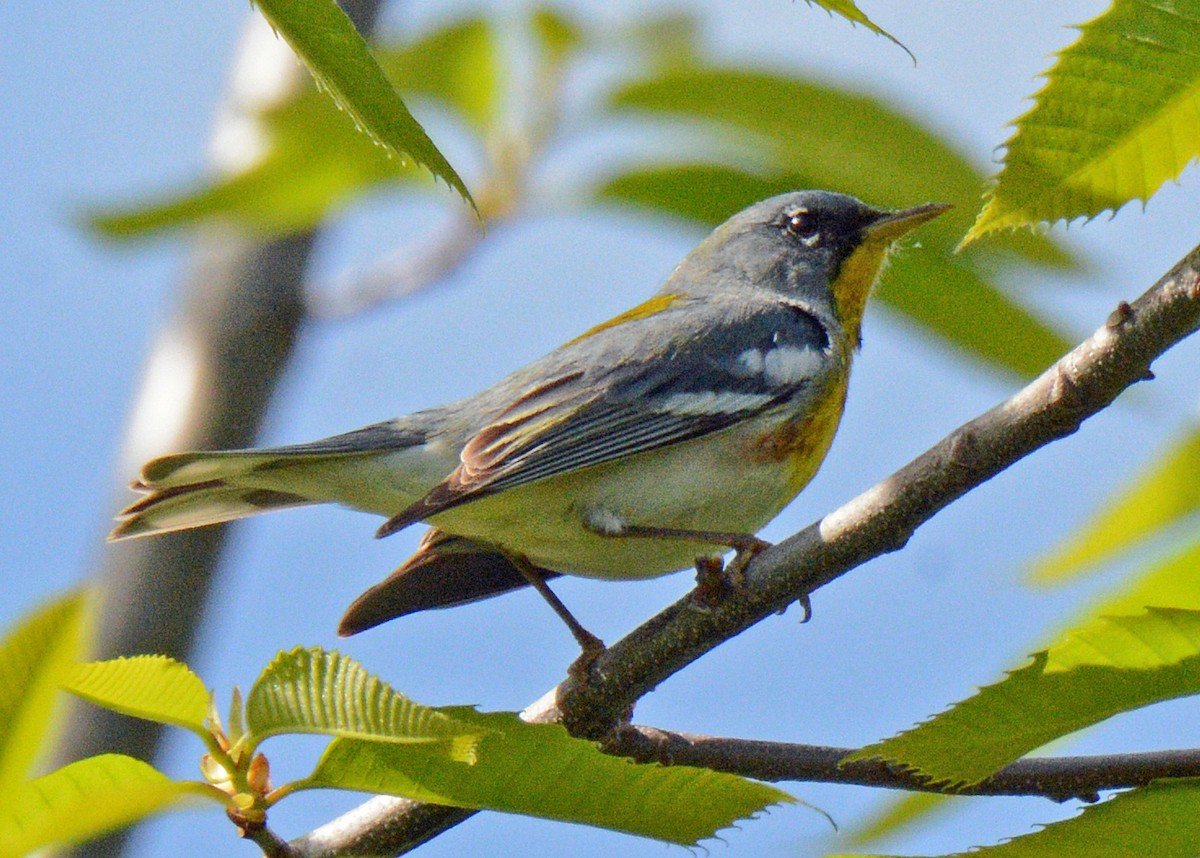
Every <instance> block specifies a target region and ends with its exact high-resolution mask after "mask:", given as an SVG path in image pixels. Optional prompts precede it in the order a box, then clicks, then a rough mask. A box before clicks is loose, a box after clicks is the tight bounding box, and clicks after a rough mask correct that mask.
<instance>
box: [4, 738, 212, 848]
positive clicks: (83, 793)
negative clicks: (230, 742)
mask: <svg viewBox="0 0 1200 858" xmlns="http://www.w3.org/2000/svg"><path fill="white" fill-rule="evenodd" d="M188 794H200V795H211V793H210V792H209V791H208V790H207V789H206V788H205V787H203V786H202V785H200V784H197V783H178V782H176V781H172V780H170V779H169V778H168V777H167V776H166V775H163V774H161V773H159V772H158V771H156V770H155V769H154V768H153V767H151V766H149V765H147V764H146V763H143V762H142V761H141V760H135V759H134V758H133V757H126V756H122V755H121V754H103V755H101V756H99V757H89V758H87V759H86V760H80V761H79V762H76V763H71V764H70V765H69V766H64V767H63V768H61V769H58V770H57V771H54V772H51V773H50V774H48V775H45V776H43V777H40V778H37V779H36V780H32V781H27V782H26V783H23V784H21V785H19V786H17V787H15V788H13V789H10V790H6V791H5V793H4V802H3V804H0V856H4V858H17V856H21V855H27V854H29V853H30V852H33V851H34V850H35V849H41V848H43V847H46V846H51V845H67V844H71V843H79V842H80V841H83V840H89V839H91V838H93V837H98V836H99V835H101V834H104V833H106V832H108V831H112V830H113V829H116V828H120V827H121V826H124V825H128V824H129V823H131V822H136V821H137V820H139V819H142V818H143V817H145V816H149V815H150V814H152V813H154V812H155V811H158V810H161V809H163V808H164V807H166V806H167V805H170V804H173V803H175V802H176V801H178V800H179V799H180V798H182V797H183V796H185V795H188Z"/></svg>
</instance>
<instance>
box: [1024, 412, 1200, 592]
mask: <svg viewBox="0 0 1200 858" xmlns="http://www.w3.org/2000/svg"><path fill="white" fill-rule="evenodd" d="M1197 511H1200V428H1193V429H1191V430H1190V431H1189V432H1187V433H1185V434H1184V435H1183V437H1182V438H1180V439H1178V440H1177V441H1176V442H1175V443H1174V444H1172V445H1171V446H1170V447H1169V448H1168V449H1167V450H1166V451H1164V452H1163V453H1162V454H1161V455H1160V456H1159V457H1158V459H1157V460H1155V461H1154V462H1151V463H1150V465H1149V467H1147V468H1145V469H1144V470H1143V471H1142V473H1140V474H1139V475H1138V476H1137V477H1136V478H1135V479H1134V480H1133V481H1132V482H1130V484H1129V485H1127V486H1125V487H1124V488H1122V489H1121V490H1120V491H1119V492H1117V494H1116V495H1115V496H1113V497H1111V498H1109V499H1108V500H1107V501H1106V502H1105V504H1104V506H1102V507H1101V508H1100V509H1099V510H1097V511H1096V513H1095V514H1094V515H1093V516H1092V518H1091V520H1090V521H1088V522H1087V523H1085V524H1084V525H1083V527H1081V528H1080V529H1079V530H1078V531H1077V532H1075V533H1073V534H1072V535H1071V536H1070V537H1068V538H1067V539H1066V540H1065V541H1064V542H1063V543H1062V544H1060V545H1058V546H1057V547H1055V548H1054V549H1053V550H1051V551H1050V552H1048V553H1047V554H1046V556H1044V557H1042V558H1041V559H1039V560H1038V561H1037V562H1036V563H1035V564H1034V566H1033V579H1034V580H1035V581H1041V582H1051V581H1060V580H1063V579H1066V578H1070V577H1073V576H1075V575H1078V574H1079V573H1081V572H1082V571H1084V570H1085V569H1087V568H1088V567H1091V566H1096V565H1098V564H1100V563H1103V562H1105V561H1108V560H1111V559H1112V558H1114V557H1115V556H1117V555H1118V554H1121V553H1122V552H1124V551H1127V550H1129V549H1130V548H1132V547H1134V546H1135V545H1137V544H1138V543H1140V542H1142V541H1143V540H1145V539H1148V538H1149V537H1151V536H1153V535H1155V534H1157V533H1159V532H1161V531H1162V530H1163V529H1165V528H1167V527H1169V526H1170V525H1173V524H1176V523H1178V522H1180V521H1182V520H1183V519H1185V518H1187V517H1188V516H1192V515H1195V514H1196V513H1197Z"/></svg>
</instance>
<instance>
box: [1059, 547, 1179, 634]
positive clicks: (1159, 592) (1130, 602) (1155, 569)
mask: <svg viewBox="0 0 1200 858" xmlns="http://www.w3.org/2000/svg"><path fill="white" fill-rule="evenodd" d="M1151 605H1153V606H1156V607H1160V608H1186V609H1189V610H1200V541H1196V542H1192V543H1190V544H1189V545H1186V546H1185V547H1183V548H1182V549H1180V550H1179V551H1177V552H1175V553H1174V554H1172V555H1170V556H1169V557H1167V558H1166V559H1165V560H1161V561H1159V562H1158V563H1155V564H1154V565H1152V566H1150V567H1148V568H1147V569H1146V570H1144V571H1142V572H1141V573H1140V574H1139V575H1138V576H1136V577H1135V578H1134V579H1133V580H1132V582H1131V583H1130V584H1128V585H1126V586H1124V587H1122V588H1121V589H1118V590H1117V591H1116V592H1113V593H1110V594H1109V595H1107V596H1106V598H1105V599H1104V600H1103V601H1101V602H1100V604H1099V605H1097V606H1095V607H1093V608H1092V609H1091V610H1090V611H1089V612H1088V615H1087V619H1086V620H1085V621H1083V622H1081V623H1080V625H1085V624H1086V623H1089V622H1092V621H1093V620H1094V618H1095V617H1099V616H1111V615H1114V614H1137V613H1140V612H1141V611H1142V609H1143V608H1146V607H1147V606H1151Z"/></svg>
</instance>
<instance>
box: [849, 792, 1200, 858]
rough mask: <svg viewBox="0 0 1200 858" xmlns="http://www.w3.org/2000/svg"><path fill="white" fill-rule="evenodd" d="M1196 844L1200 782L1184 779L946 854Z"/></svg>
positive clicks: (1065, 856) (1056, 857) (1119, 851)
mask: <svg viewBox="0 0 1200 858" xmlns="http://www.w3.org/2000/svg"><path fill="white" fill-rule="evenodd" d="M1197 842H1200V781H1197V780H1196V779H1194V778H1183V779H1180V780H1171V781H1158V782H1156V783H1152V784H1150V786H1147V787H1142V788H1141V789H1134V790H1129V791H1128V792H1123V793H1121V794H1119V795H1117V796H1114V797H1113V798H1111V799H1109V800H1108V801H1104V802H1101V803H1099V804H1094V805H1090V806H1088V807H1086V808H1084V810H1083V813H1081V814H1079V815H1078V816H1075V817H1072V818H1071V819H1066V820H1063V821H1062V822H1054V823H1051V824H1049V825H1047V826H1045V827H1044V828H1041V829H1040V830H1038V831H1035V832H1033V833H1032V834H1026V835H1024V836H1022V837H1017V838H1014V839H1013V840H1009V841H1006V842H1004V843H1000V844H998V845H996V846H987V847H983V848H975V849H971V850H970V851H969V852H956V853H954V855H953V856H950V855H947V856H944V858H968V856H969V858H977V856H983V858H1114V856H1118V855H1119V856H1121V858H1195V855H1196V844H1197ZM831 858H836V856H831ZM864 858H866V856H864ZM880 858H882V856H880Z"/></svg>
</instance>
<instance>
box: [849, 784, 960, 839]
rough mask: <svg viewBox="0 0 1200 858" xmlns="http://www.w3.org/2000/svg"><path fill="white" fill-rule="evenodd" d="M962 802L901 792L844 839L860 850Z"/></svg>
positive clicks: (955, 798)
mask: <svg viewBox="0 0 1200 858" xmlns="http://www.w3.org/2000/svg"><path fill="white" fill-rule="evenodd" d="M962 801H963V798H962V797H960V796H952V795H942V794H941V793H936V792H908V793H904V794H902V795H901V796H900V798H898V799H894V800H892V801H889V802H887V803H886V804H885V805H884V806H883V807H882V808H881V809H879V810H877V811H874V812H873V813H872V814H871V815H870V816H869V817H868V818H867V819H866V820H864V821H863V822H861V823H858V824H856V825H855V826H854V827H853V828H851V829H850V830H848V831H847V832H846V833H845V837H846V839H847V841H848V842H849V843H850V844H852V845H853V846H854V847H856V848H859V849H861V848H862V847H864V846H866V845H868V844H870V843H874V842H875V841H877V840H882V839H883V838H884V837H891V836H892V835H894V834H897V833H899V832H901V831H908V830H911V829H912V828H913V827H914V826H916V825H920V824H928V823H929V821H930V819H931V818H932V817H934V816H936V815H938V814H941V813H945V812H946V811H947V810H949V809H950V805H951V804H952V803H954V802H962Z"/></svg>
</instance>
